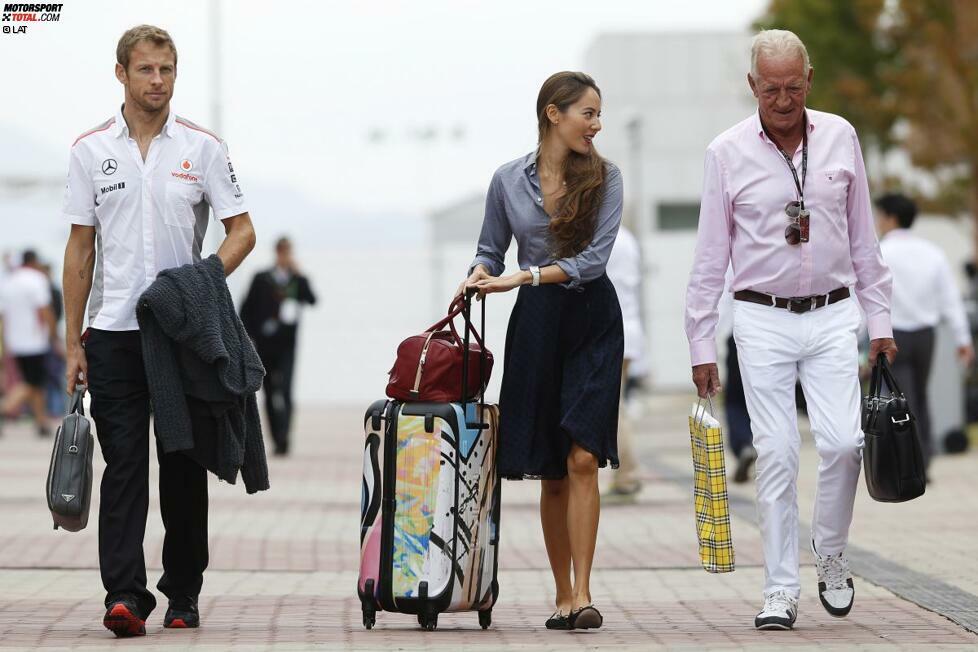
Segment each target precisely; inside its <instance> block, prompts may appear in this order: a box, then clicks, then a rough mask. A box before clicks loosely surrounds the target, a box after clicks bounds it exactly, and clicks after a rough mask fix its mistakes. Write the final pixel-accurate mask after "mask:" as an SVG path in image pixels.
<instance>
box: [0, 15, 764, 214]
mask: <svg viewBox="0 0 978 652" xmlns="http://www.w3.org/2000/svg"><path fill="white" fill-rule="evenodd" d="M765 5H766V1H765V0H697V1H695V2H687V3H677V2H671V1H662V0H644V1H639V0H628V1H622V0H606V1H605V2H601V3H598V2H594V1H589V2H584V1H578V0H562V1H552V0H492V1H481V0H451V1H450V0H413V1H410V2H407V1H405V2H397V1H394V0H359V1H356V2H353V1H350V2H336V1H325V2H323V1H320V2H289V3H271V2H254V1H241V0H239V1H236V2H231V1H230V0H224V1H223V2H218V3H217V6H218V7H219V14H220V19H219V20H218V21H216V24H217V33H218V38H217V40H216V41H215V38H214V33H215V32H214V30H213V29H212V27H213V25H214V21H212V20H211V15H212V14H211V11H212V7H213V6H214V3H213V2H204V1H199V0H198V1H191V0H170V1H169V2H159V1H158V0H156V1H147V0H128V1H126V2H119V1H114V2H108V1H105V0H85V1H84V2H82V1H80V0H67V2H65V3H64V9H63V11H62V15H61V20H60V22H58V23H43V24H42V23H37V24H33V25H30V26H29V30H30V31H29V33H27V34H0V68H2V70H3V76H2V80H3V83H2V88H3V90H2V91H0V134H11V133H13V134H17V135H18V138H17V139H16V140H14V141H12V140H11V139H6V138H5V139H3V140H4V142H5V143H7V144H6V145H4V144H2V143H0V175H3V174H5V173H6V174H10V173H11V172H10V171H11V170H13V171H17V170H20V169H23V166H24V165H25V163H24V161H25V160H26V159H27V158H30V157H31V156H32V155H33V158H34V160H33V163H34V167H37V168H40V169H43V170H45V173H46V174H48V175H50V176H52V177H53V178H58V177H59V175H63V174H64V169H65V165H66V160H67V151H68V147H69V145H70V144H71V142H72V141H73V140H74V138H75V137H76V136H77V135H78V134H80V133H82V132H84V131H85V130H87V129H88V128H89V127H91V126H94V125H96V124H98V123H99V122H102V121H103V120H105V119H106V118H108V117H109V116H110V115H111V114H112V113H113V112H114V110H115V109H116V107H117V106H118V105H119V104H120V103H121V100H122V89H121V86H120V85H119V83H118V82H117V81H116V80H115V77H114V75H113V65H114V62H115V45H116V42H117V40H118V38H119V36H120V35H121V34H122V32H123V31H125V29H127V28H129V27H131V26H133V25H135V24H138V23H143V22H146V23H152V24H157V25H159V26H161V27H164V28H165V29H167V30H169V31H170V33H171V35H172V36H173V38H174V40H175V41H176V44H177V48H178V52H179V64H178V77H177V83H176V93H175V97H174V100H173V104H172V106H173V108H174V110H175V111H176V112H177V113H178V114H180V115H183V116H185V117H187V118H189V119H191V120H193V121H195V122H198V123H201V124H203V125H205V126H209V127H211V128H215V129H217V130H219V131H220V133H221V135H222V137H224V138H225V140H226V141H227V142H228V143H229V146H230V150H231V156H232V159H233V160H234V164H235V169H236V170H238V171H239V174H238V176H239V178H240V179H241V180H242V185H243V187H244V188H245V191H246V192H247V189H248V187H249V183H251V184H260V185H262V186H266V187H268V188H275V189H276V192H281V193H285V194H289V193H295V194H297V195H302V196H303V197H306V198H307V199H308V201H311V202H314V203H317V204H322V205H324V206H327V207H329V208H330V209H331V210H332V211H334V212H338V213H339V212H347V213H349V214H350V215H363V214H376V215H409V216H410V215H414V216H419V215H423V214H425V213H427V212H428V211H430V210H432V209H435V208H438V207H439V206H442V205H444V204H447V203H451V202H453V201H455V200H457V199H459V198H460V197H465V196H466V195H469V194H471V193H474V192H479V191H481V190H483V189H484V188H485V187H486V185H487V184H488V181H489V178H490V177H491V174H492V172H493V170H494V169H495V168H496V167H498V166H499V165H500V164H502V163H504V162H506V161H508V160H511V159H513V158H516V157H517V156H520V155H521V154H523V153H525V152H527V151H529V150H530V149H532V147H533V146H534V144H535V117H534V103H535V101H536V93H537V91H538V89H539V86H540V84H541V83H542V82H543V80H544V79H545V78H546V77H547V76H548V75H549V74H551V73H553V72H556V71H558V70H563V69H580V68H581V67H582V66H583V64H584V59H585V53H586V51H587V48H588V45H589V43H590V42H591V41H592V40H593V39H594V38H595V36H596V35H598V34H601V33H607V32H655V31H716V30H737V29H744V28H746V27H747V26H748V25H749V23H750V22H751V21H752V20H753V19H754V18H756V17H757V15H758V14H759V13H760V12H761V11H762V10H763V9H764V7H765ZM215 42H217V43H219V45H218V46H217V48H215V47H212V45H213V44H214V43H215ZM215 49H217V50H218V51H219V59H220V65H219V75H215V68H214V66H213V53H214V51H215ZM650 65H664V64H662V63H659V62H656V63H652V62H650ZM215 79H219V81H218V83H217V84H215V81H214V80H215ZM597 81H598V83H599V84H600V81H601V80H597ZM215 100H217V101H218V102H219V104H220V118H219V119H218V118H216V117H215V115H216V112H215V109H214V104H215ZM604 110H605V111H606V112H607V111H613V110H614V107H607V106H606V107H604ZM599 138H600V136H599ZM12 142H28V143H29V142H35V143H36V146H35V145H23V146H20V147H17V146H12V144H11V143H12ZM25 149H30V150H31V151H30V152H26V151H24V150H25ZM48 170H49V171H48Z"/></svg>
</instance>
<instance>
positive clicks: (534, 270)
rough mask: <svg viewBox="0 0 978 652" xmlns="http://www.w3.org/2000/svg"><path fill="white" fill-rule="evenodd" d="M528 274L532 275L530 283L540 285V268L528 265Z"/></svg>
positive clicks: (534, 285)
mask: <svg viewBox="0 0 978 652" xmlns="http://www.w3.org/2000/svg"><path fill="white" fill-rule="evenodd" d="M530 276H532V277H533V282H532V285H533V287H536V286H538V285H540V268H539V267H537V266H536V265H530Z"/></svg>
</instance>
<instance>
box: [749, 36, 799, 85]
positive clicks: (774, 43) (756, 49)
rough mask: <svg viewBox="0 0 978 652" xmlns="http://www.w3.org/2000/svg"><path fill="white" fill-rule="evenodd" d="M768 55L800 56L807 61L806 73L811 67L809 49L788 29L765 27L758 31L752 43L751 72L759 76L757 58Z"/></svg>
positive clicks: (776, 56)
mask: <svg viewBox="0 0 978 652" xmlns="http://www.w3.org/2000/svg"><path fill="white" fill-rule="evenodd" d="M761 55H764V56H767V57H775V58H778V57H785V56H800V57H801V58H802V60H803V61H804V62H805V73H806V74H807V73H808V71H809V69H811V67H812V64H811V62H810V61H809V60H808V49H807V48H805V44H804V43H802V42H801V39H800V38H798V35H797V34H795V33H794V32H789V31H788V30H786V29H765V30H761V31H760V32H758V33H757V36H755V37H754V40H753V41H751V44H750V74H751V75H752V76H754V77H757V60H758V59H759V58H760V57H761Z"/></svg>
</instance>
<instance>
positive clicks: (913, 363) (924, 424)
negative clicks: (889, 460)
mask: <svg viewBox="0 0 978 652" xmlns="http://www.w3.org/2000/svg"><path fill="white" fill-rule="evenodd" d="M893 339H894V340H895V341H896V345H897V348H899V349H900V353H899V355H897V357H896V361H894V363H893V368H892V370H893V376H894V378H896V381H897V384H899V385H900V389H901V390H903V393H904V394H905V395H906V397H907V402H908V403H909V404H910V411H911V412H912V413H913V415H914V417H916V419H917V434H918V435H919V436H920V447H921V449H922V452H923V454H924V466H925V468H926V467H929V466H930V459H931V456H932V455H933V453H934V442H933V440H932V435H931V431H930V409H929V408H928V402H927V381H928V379H929V378H930V368H931V363H932V362H933V361H934V329H933V328H922V329H921V330H918V331H897V330H895V331H893Z"/></svg>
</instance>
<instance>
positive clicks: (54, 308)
mask: <svg viewBox="0 0 978 652" xmlns="http://www.w3.org/2000/svg"><path fill="white" fill-rule="evenodd" d="M41 271H42V272H43V273H44V276H45V277H46V278H47V280H48V285H49V286H50V287H51V312H52V314H53V318H54V323H55V324H56V325H57V324H59V323H61V317H62V315H63V313H64V298H63V297H62V295H61V289H60V288H59V287H58V285H57V283H55V281H54V277H53V276H52V274H51V265H50V264H49V263H44V264H43V265H41ZM55 332H57V328H55ZM44 371H45V373H46V374H47V378H46V379H45V386H44V403H45V407H46V408H47V411H48V414H49V415H52V416H55V417H57V416H60V415H61V414H63V413H64V408H65V349H64V344H63V343H62V342H61V338H60V337H56V338H54V340H53V341H52V342H51V350H50V351H48V354H47V355H46V356H45V357H44Z"/></svg>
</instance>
